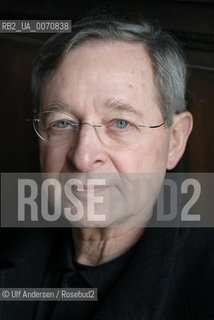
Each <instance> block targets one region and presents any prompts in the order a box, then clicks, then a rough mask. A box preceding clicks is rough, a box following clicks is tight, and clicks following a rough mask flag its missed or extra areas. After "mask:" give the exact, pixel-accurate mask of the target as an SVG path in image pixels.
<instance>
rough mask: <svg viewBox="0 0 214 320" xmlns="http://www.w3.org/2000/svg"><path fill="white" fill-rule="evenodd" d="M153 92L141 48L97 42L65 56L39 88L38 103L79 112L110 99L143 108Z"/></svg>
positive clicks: (147, 62)
mask: <svg viewBox="0 0 214 320" xmlns="http://www.w3.org/2000/svg"><path fill="white" fill-rule="evenodd" d="M154 91H155V90H154V72H153V67H152V63H151V60H150V57H149V55H148V53H147V50H146V48H145V47H144V46H143V45H142V44H140V43H137V42H125V41H102V40H99V41H90V42H87V43H85V44H83V45H80V46H78V47H76V48H74V49H72V50H71V51H70V52H69V53H68V55H67V56H66V57H65V59H64V61H63V63H62V64H61V65H60V66H59V67H58V69H57V70H56V71H55V72H53V74H52V75H51V76H50V77H49V78H48V79H47V81H46V83H45V85H44V86H43V90H42V98H43V99H42V100H43V105H48V104H50V102H51V101H54V100H60V101H63V102H65V103H68V104H71V103H72V105H75V106H78V107H79V108H81V107H82V106H83V105H85V104H86V103H87V105H90V104H94V105H95V104H98V105H102V104H103V103H104V101H106V100H108V99H112V98H113V99H117V100H125V101H129V103H136V104H141V105H143V104H145V103H148V101H150V102H151V101H152V102H154V101H155V98H154V96H155V95H154Z"/></svg>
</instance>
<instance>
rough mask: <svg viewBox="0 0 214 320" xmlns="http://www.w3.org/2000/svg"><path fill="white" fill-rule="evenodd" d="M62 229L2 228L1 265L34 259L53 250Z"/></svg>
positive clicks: (10, 264) (6, 265)
mask: <svg viewBox="0 0 214 320" xmlns="http://www.w3.org/2000/svg"><path fill="white" fill-rule="evenodd" d="M61 233H62V232H61V230H59V229H58V230H57V229H51V228H28V229H27V228H19V229H14V228H11V229H1V245H0V267H1V268H4V267H9V266H12V265H18V264H22V263H25V262H27V261H28V260H32V259H33V258H35V257H36V256H39V255H41V254H43V253H45V252H47V254H48V252H49V251H50V250H51V248H52V246H53V245H54V243H55V242H56V240H57V238H59V237H60V235H61Z"/></svg>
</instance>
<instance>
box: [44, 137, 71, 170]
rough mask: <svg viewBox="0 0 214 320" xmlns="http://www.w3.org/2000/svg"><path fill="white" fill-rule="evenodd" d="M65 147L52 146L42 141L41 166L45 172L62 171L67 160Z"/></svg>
mask: <svg viewBox="0 0 214 320" xmlns="http://www.w3.org/2000/svg"><path fill="white" fill-rule="evenodd" d="M66 151H67V150H65V149H64V148H60V149H59V147H57V148H56V147H54V146H50V145H48V144H44V143H43V142H41V143H40V166H41V171H43V172H60V171H61V169H62V167H63V166H64V163H65V161H66V154H67V152H66Z"/></svg>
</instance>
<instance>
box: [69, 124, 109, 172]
mask: <svg viewBox="0 0 214 320" xmlns="http://www.w3.org/2000/svg"><path fill="white" fill-rule="evenodd" d="M67 159H68V161H69V162H70V163H71V165H72V167H74V168H75V169H76V170H77V171H79V172H89V171H91V170H96V169H98V168H99V167H102V166H103V165H105V163H106V162H107V159H108V157H107V152H106V150H105V148H104V146H103V145H102V143H101V141H100V139H99V137H98V135H97V132H96V129H95V128H94V127H93V126H92V125H91V124H90V123H87V122H84V123H82V126H81V129H80V132H79V135H78V137H77V140H76V144H75V145H73V146H72V148H71V149H70V150H69V152H68V155H67Z"/></svg>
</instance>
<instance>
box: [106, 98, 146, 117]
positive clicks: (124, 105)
mask: <svg viewBox="0 0 214 320" xmlns="http://www.w3.org/2000/svg"><path fill="white" fill-rule="evenodd" d="M104 106H105V108H106V109H108V110H113V111H125V112H126V113H129V114H131V115H134V116H138V117H142V116H143V113H142V112H139V111H138V110H136V109H135V108H134V107H133V106H131V105H130V104H129V103H128V102H126V101H125V100H122V99H115V98H109V99H108V100H107V101H106V102H105V103H104Z"/></svg>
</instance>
